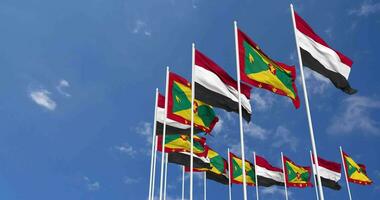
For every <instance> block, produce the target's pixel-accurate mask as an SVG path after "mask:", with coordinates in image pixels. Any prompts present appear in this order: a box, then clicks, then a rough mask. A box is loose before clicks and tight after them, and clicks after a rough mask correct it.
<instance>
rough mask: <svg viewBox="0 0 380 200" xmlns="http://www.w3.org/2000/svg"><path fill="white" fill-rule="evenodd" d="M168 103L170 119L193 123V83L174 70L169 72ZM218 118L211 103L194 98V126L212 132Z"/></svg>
mask: <svg viewBox="0 0 380 200" xmlns="http://www.w3.org/2000/svg"><path fill="white" fill-rule="evenodd" d="M168 105H169V106H168V117H169V118H170V119H172V120H175V121H177V122H180V123H184V124H191V84H190V83H189V82H188V81H187V80H186V79H184V78H182V77H181V76H179V75H177V74H175V73H172V72H170V74H169V91H168ZM218 120H219V119H218V117H217V116H216V115H215V112H214V110H213V108H212V107H211V106H210V105H208V104H205V103H203V102H202V101H199V100H194V126H195V127H196V128H199V129H201V130H203V131H205V132H206V133H210V132H211V131H212V129H213V128H214V126H215V124H216V122H218Z"/></svg>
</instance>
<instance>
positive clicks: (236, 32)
mask: <svg viewBox="0 0 380 200" xmlns="http://www.w3.org/2000/svg"><path fill="white" fill-rule="evenodd" d="M234 29H235V51H236V71H237V83H238V92H239V123H240V146H241V159H242V160H243V162H242V170H243V194H244V200H247V180H246V172H245V153H244V133H243V117H242V110H241V87H240V62H239V45H238V30H237V22H236V21H234Z"/></svg>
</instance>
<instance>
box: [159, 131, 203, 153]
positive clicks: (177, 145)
mask: <svg viewBox="0 0 380 200" xmlns="http://www.w3.org/2000/svg"><path fill="white" fill-rule="evenodd" d="M157 139H158V140H157V150H158V151H162V135H159V136H157ZM165 152H166V153H173V152H188V153H190V152H191V140H190V136H188V135H180V134H173V135H166V136H165ZM193 152H194V154H196V155H198V156H203V157H206V156H207V152H208V147H207V145H206V138H204V137H198V136H196V135H194V142H193Z"/></svg>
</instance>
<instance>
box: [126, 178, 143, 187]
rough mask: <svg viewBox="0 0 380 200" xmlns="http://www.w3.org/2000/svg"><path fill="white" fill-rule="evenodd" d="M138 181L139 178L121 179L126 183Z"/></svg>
mask: <svg viewBox="0 0 380 200" xmlns="http://www.w3.org/2000/svg"><path fill="white" fill-rule="evenodd" d="M140 181H141V178H132V177H124V180H123V182H124V183H125V184H127V185H129V184H135V183H139V182H140Z"/></svg>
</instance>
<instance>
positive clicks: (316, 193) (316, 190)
mask: <svg viewBox="0 0 380 200" xmlns="http://www.w3.org/2000/svg"><path fill="white" fill-rule="evenodd" d="M310 160H311V166H312V168H313V180H314V188H315V195H316V196H317V200H319V195H318V186H317V180H316V178H315V171H316V170H319V169H316V167H315V165H314V162H313V154H312V153H311V151H310Z"/></svg>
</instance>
